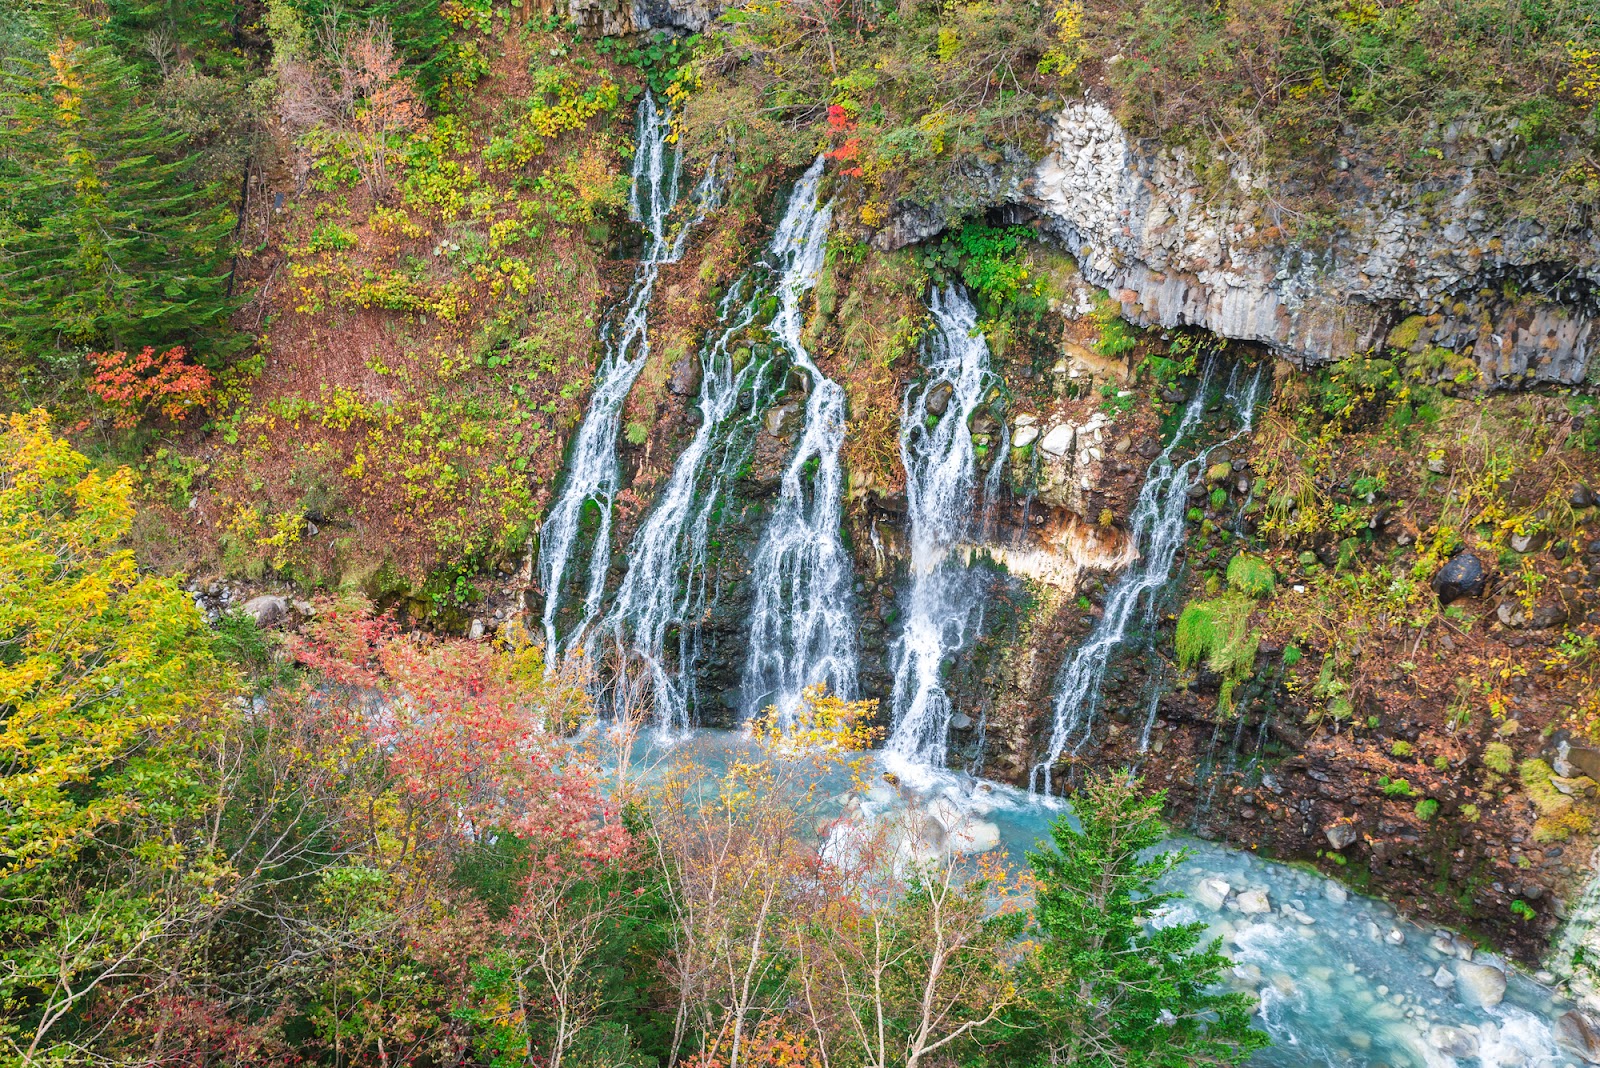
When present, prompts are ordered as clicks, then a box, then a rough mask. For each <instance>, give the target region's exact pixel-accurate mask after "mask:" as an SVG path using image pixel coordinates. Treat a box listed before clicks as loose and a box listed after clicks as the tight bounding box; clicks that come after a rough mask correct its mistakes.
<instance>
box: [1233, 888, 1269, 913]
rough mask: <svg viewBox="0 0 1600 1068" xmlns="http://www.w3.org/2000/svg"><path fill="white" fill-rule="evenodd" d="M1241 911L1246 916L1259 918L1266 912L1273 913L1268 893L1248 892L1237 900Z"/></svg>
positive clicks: (1262, 891)
mask: <svg viewBox="0 0 1600 1068" xmlns="http://www.w3.org/2000/svg"><path fill="white" fill-rule="evenodd" d="M1237 900H1238V902H1239V911H1240V912H1242V913H1244V914H1245V915H1246V916H1259V915H1260V914H1262V913H1264V912H1271V911H1272V901H1271V900H1270V899H1269V898H1268V897H1267V892H1266V891H1265V890H1262V889H1259V888H1257V889H1253V890H1246V891H1245V892H1244V893H1242V894H1240V895H1239V897H1238V898H1237Z"/></svg>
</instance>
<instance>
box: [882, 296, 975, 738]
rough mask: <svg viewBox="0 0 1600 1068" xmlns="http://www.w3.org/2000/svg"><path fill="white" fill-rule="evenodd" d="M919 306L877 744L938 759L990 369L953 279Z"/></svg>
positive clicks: (968, 608) (958, 631)
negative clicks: (890, 689) (890, 685)
mask: <svg viewBox="0 0 1600 1068" xmlns="http://www.w3.org/2000/svg"><path fill="white" fill-rule="evenodd" d="M928 308H929V311H930V312H931V313H932V314H933V321H934V326H935V329H934V331H933V332H932V334H931V336H930V338H929V342H928V346H927V358H926V361H925V370H926V376H925V378H924V380H923V381H922V382H921V383H920V384H919V385H915V386H913V387H911V388H910V389H908V390H907V391H906V396H905V403H904V405H903V407H902V411H901V416H900V459H901V462H902V463H903V464H904V465H905V472H906V500H907V513H906V518H907V524H908V534H909V538H910V548H911V553H910V571H911V577H910V584H909V587H908V589H907V590H906V592H905V594H904V595H903V598H902V603H903V604H904V606H905V610H904V618H905V625H904V629H903V630H902V631H901V635H900V638H899V639H898V641H897V642H896V643H895V647H894V651H893V656H894V695H893V698H892V702H891V704H892V708H893V713H894V732H893V733H892V734H891V735H890V737H889V741H888V745H887V747H886V748H887V750H888V752H889V754H890V755H891V756H894V757H898V758H901V759H905V760H911V761H915V762H920V763H923V764H929V765H932V766H934V767H942V766H943V765H944V763H945V756H946V749H947V745H948V739H949V733H950V716H951V711H952V709H951V704H950V697H949V695H948V694H947V693H946V692H945V688H944V682H943V671H944V665H945V660H946V658H948V657H949V656H951V655H953V654H954V653H955V652H957V651H958V650H960V649H961V648H962V646H963V645H964V644H965V643H966V641H967V640H968V639H969V637H970V630H971V625H972V623H973V622H974V616H975V615H976V614H978V613H979V609H980V606H979V601H980V599H981V597H982V592H983V589H982V586H981V585H980V583H979V582H978V581H977V580H978V578H979V576H977V575H975V574H974V573H973V572H971V571H970V570H969V569H968V568H967V566H966V558H965V555H964V554H957V553H955V552H953V550H956V549H957V547H958V546H960V545H961V544H962V543H963V542H965V541H967V540H968V539H969V537H970V536H971V533H972V526H973V519H974V511H975V509H978V508H981V505H979V502H976V501H975V500H974V498H973V488H974V483H975V479H976V475H977V453H976V450H975V448H974V446H973V441H972V430H971V421H972V416H973V414H974V413H975V412H976V411H977V410H978V407H979V405H981V404H982V403H983V401H984V395H985V394H986V393H987V392H988V390H989V389H990V388H991V386H992V385H993V382H994V375H993V373H992V372H991V371H990V369H989V346H988V344H987V342H985V341H984V338H983V334H982V333H981V332H980V331H979V329H978V313H977V309H976V308H974V307H973V305H972V301H971V299H969V298H968V296H967V294H966V293H965V292H964V291H963V290H961V289H959V288H957V287H955V286H949V287H946V288H944V289H942V290H935V291H934V292H933V294H932V297H931V299H930V301H929V304H928ZM1002 455H1003V454H1002ZM999 463H1000V461H999V459H996V461H995V467H996V468H998V467H999ZM980 514H981V512H980Z"/></svg>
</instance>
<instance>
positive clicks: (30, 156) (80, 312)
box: [0, 19, 233, 367]
mask: <svg viewBox="0 0 1600 1068" xmlns="http://www.w3.org/2000/svg"><path fill="white" fill-rule="evenodd" d="M30 29H31V33H30V34H29V37H30V38H31V39H28V40H25V41H24V42H22V43H23V45H24V47H23V48H20V49H17V50H16V51H15V52H14V54H13V55H11V56H9V57H7V58H6V59H5V60H4V61H3V63H0V190H3V191H4V199H3V201H0V340H3V341H4V342H5V343H6V344H7V346H8V347H10V348H12V349H13V350H14V351H15V352H16V353H18V354H20V355H21V356H23V357H37V358H40V359H43V360H44V361H45V362H46V363H48V364H51V365H53V366H56V367H70V366H74V365H75V364H76V360H77V355H78V353H80V352H82V351H84V350H87V349H91V348H102V349H113V348H115V349H135V348H139V347H142V346H144V345H154V346H158V347H162V346H168V345H174V344H183V345H186V346H187V347H188V348H189V349H190V351H192V352H195V353H196V354H197V355H198V356H200V357H201V358H202V359H205V358H207V357H211V356H214V355H215V354H216V353H217V351H218V346H219V342H220V340H221V336H222V333H223V331H224V329H225V320H226V318H227V315H228V312H229V310H230V307H231V304H230V300H229V296H228V259H227V257H228V254H229V251H230V250H229V248H228V243H229V234H230V231H231V229H232V226H233V218H232V213H231V211H230V210H229V209H228V208H227V207H225V206H223V205H221V204H219V203H218V197H217V196H216V195H215V192H214V191H213V190H208V189H201V188H196V187H195V186H194V185H193V184H192V183H189V182H187V181H186V180H185V179H184V177H183V172H184V170H185V166H186V163H187V160H186V159H185V158H183V157H182V155H181V154H180V145H179V141H180V140H181V135H180V134H178V133H176V132H170V131H168V130H166V129H164V128H163V124H162V120H161V118H160V116H159V115H158V113H157V112H156V110H155V109H154V108H153V107H152V106H151V105H150V104H149V103H148V102H147V101H146V100H144V99H142V97H141V94H140V90H139V86H138V83H137V80H136V78H135V73H134V70H133V68H131V67H130V66H128V65H127V64H126V63H124V62H123V61H122V60H120V59H119V58H118V57H117V55H116V54H115V53H114V52H113V51H112V50H111V49H110V48H109V47H107V46H105V45H100V44H96V43H94V41H93V39H92V37H91V36H90V33H91V32H92V28H90V27H88V26H86V25H84V24H82V23H81V22H73V21H64V20H60V19H56V20H53V21H48V22H47V21H45V20H43V19H40V20H37V21H35V22H33V24H32V26H31V27H30Z"/></svg>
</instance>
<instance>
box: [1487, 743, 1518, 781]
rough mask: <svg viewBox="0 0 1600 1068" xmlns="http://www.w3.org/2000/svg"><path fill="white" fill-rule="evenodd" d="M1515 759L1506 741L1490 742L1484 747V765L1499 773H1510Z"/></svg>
mask: <svg viewBox="0 0 1600 1068" xmlns="http://www.w3.org/2000/svg"><path fill="white" fill-rule="evenodd" d="M1515 759H1516V758H1515V757H1514V756H1513V755H1512V752H1511V747H1510V746H1509V745H1507V744H1506V743H1504V742H1490V743H1489V744H1488V745H1486V746H1484V747H1483V766H1484V767H1486V768H1488V769H1489V770H1490V771H1492V772H1494V773H1495V774H1497V775H1510V774H1511V768H1512V766H1513V765H1514V763H1515Z"/></svg>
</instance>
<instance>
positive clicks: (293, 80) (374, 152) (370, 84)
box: [278, 14, 422, 199]
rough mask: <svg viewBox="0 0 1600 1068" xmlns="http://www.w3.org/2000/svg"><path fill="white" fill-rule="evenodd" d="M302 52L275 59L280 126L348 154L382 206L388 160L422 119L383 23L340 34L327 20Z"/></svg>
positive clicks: (333, 21) (340, 28)
mask: <svg viewBox="0 0 1600 1068" xmlns="http://www.w3.org/2000/svg"><path fill="white" fill-rule="evenodd" d="M303 52H304V53H306V54H289V55H280V56H279V57H278V79H279V84H280V86H281V89H282V107H283V116H284V119H285V120H287V121H288V122H289V123H290V124H291V125H293V126H296V127H298V128H299V129H301V130H303V131H309V132H311V133H313V134H315V135H318V136H320V137H322V138H325V139H326V140H327V141H329V142H331V143H332V145H333V146H334V147H335V148H337V149H338V150H340V151H342V152H344V153H345V154H347V155H348V157H349V159H350V161H351V162H352V163H353V164H354V165H355V167H356V169H357V170H358V171H359V172H360V173H361V177H362V179H363V181H365V183H366V185H367V190H368V192H370V193H371V194H372V196H373V198H374V199H381V198H382V197H383V196H384V195H385V194H386V193H388V191H389V188H390V186H391V184H392V183H391V179H390V175H389V166H390V162H391V159H392V157H393V156H394V154H395V153H396V152H397V151H398V150H399V148H400V146H401V145H402V144H404V142H405V140H406V138H407V137H409V136H410V134H411V132H412V131H413V130H415V129H416V128H417V126H418V124H419V123H420V122H421V120H422V106H421V102H420V101H419V100H418V98H417V94H416V90H415V88H414V87H413V86H412V83H411V80H410V78H409V77H408V76H407V75H406V74H405V73H404V70H403V68H404V60H403V57H402V56H401V55H400V52H399V51H398V50H397V49H396V47H395V43H394V35H393V34H392V33H391V32H390V30H389V24H388V23H387V22H385V21H384V20H382V19H374V20H372V21H370V22H367V23H365V24H363V25H361V26H359V27H356V28H346V27H343V26H341V25H340V24H339V21H338V19H337V17H335V16H333V15H331V14H330V15H329V16H327V17H325V18H324V19H323V20H322V23H321V25H320V27H319V28H318V32H317V34H316V40H315V44H314V45H312V44H311V42H309V41H306V42H305V43H304V45H303Z"/></svg>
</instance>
